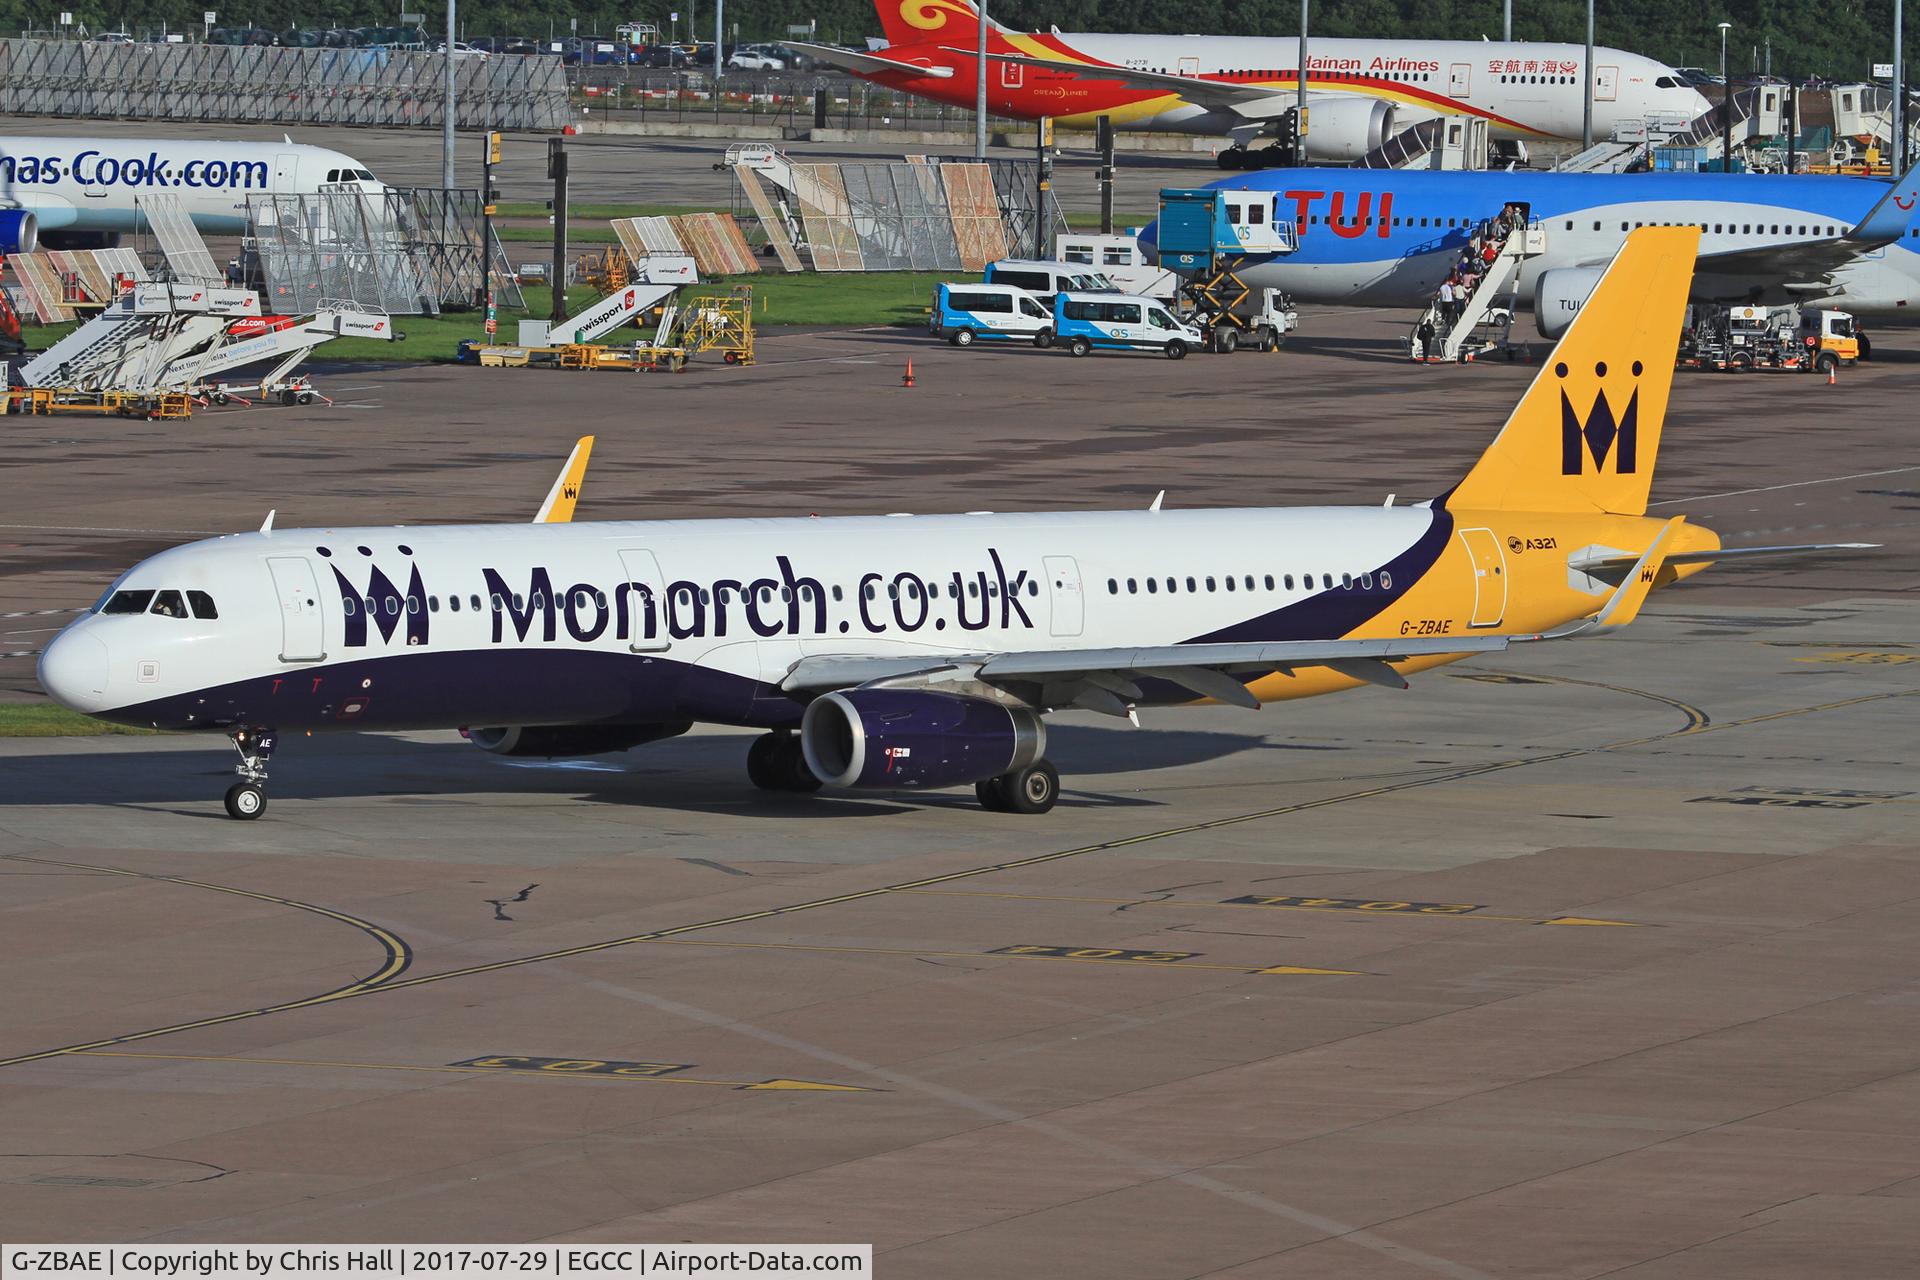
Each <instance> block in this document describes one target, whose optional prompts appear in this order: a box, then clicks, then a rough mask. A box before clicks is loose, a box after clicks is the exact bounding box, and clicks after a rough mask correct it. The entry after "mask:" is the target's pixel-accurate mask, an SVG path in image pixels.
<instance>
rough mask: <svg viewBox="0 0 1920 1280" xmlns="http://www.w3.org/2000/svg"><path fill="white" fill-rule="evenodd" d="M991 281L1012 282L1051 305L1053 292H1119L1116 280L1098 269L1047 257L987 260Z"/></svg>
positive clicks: (995, 282)
mask: <svg viewBox="0 0 1920 1280" xmlns="http://www.w3.org/2000/svg"><path fill="white" fill-rule="evenodd" d="M987 281H988V283H990V284H1010V285H1012V286H1013V287H1014V288H1016V289H1025V290H1026V291H1027V292H1028V293H1031V294H1034V295H1035V296H1037V297H1038V298H1039V299H1040V301H1041V302H1042V303H1043V304H1048V305H1051V303H1052V300H1053V295H1054V294H1056V293H1060V292H1062V291H1067V290H1077V291H1078V292H1080V293H1119V292H1120V290H1119V289H1117V288H1115V287H1114V284H1113V281H1111V280H1109V279H1107V278H1106V277H1105V276H1103V275H1101V274H1100V273H1099V272H1097V271H1093V270H1090V269H1089V268H1086V267H1078V266H1073V265H1071V264H1069V263H1065V262H1048V261H1046V260H1045V259H1044V258H1002V259H1001V260H1000V261H998V262H989V263H988V264H987Z"/></svg>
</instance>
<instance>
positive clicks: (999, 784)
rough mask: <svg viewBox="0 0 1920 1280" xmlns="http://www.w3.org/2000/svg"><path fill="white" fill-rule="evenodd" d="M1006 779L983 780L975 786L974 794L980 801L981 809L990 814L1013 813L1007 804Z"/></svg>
mask: <svg viewBox="0 0 1920 1280" xmlns="http://www.w3.org/2000/svg"><path fill="white" fill-rule="evenodd" d="M1005 782H1006V779H1004V778H982V779H980V781H978V782H976V783H974V784H973V794H974V795H975V796H976V797H977V798H978V799H979V801H980V807H981V808H982V809H985V810H986V811H987V812H988V813H1011V812H1012V811H1013V810H1012V809H1011V807H1010V806H1009V805H1008V804H1007V789H1006V786H1005V785H1004V784H1005Z"/></svg>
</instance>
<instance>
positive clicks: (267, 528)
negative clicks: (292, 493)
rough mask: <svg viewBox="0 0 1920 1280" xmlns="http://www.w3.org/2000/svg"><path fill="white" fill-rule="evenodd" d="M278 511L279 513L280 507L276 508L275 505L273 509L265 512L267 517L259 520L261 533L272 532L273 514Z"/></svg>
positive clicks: (276, 513)
mask: <svg viewBox="0 0 1920 1280" xmlns="http://www.w3.org/2000/svg"><path fill="white" fill-rule="evenodd" d="M279 513H280V508H278V507H275V508H274V509H273V510H271V511H269V512H267V518H266V519H265V520H262V521H261V522H260V532H262V533H272V532H273V518H274V516H276V515H278V514H279Z"/></svg>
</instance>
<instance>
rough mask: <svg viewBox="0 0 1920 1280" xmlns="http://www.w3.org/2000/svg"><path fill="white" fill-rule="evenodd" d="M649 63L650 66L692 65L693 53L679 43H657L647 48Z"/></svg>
mask: <svg viewBox="0 0 1920 1280" xmlns="http://www.w3.org/2000/svg"><path fill="white" fill-rule="evenodd" d="M647 65H648V66H650V67H690V66H692V65H693V55H692V54H690V53H688V52H687V50H686V47H685V46H683V45H677V44H657V45H655V46H653V48H651V49H649V50H647Z"/></svg>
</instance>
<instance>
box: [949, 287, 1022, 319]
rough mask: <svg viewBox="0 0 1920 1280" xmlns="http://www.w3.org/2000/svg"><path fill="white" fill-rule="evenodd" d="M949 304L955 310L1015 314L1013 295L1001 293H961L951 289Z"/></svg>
mask: <svg viewBox="0 0 1920 1280" xmlns="http://www.w3.org/2000/svg"><path fill="white" fill-rule="evenodd" d="M947 305H948V306H949V307H952V308H953V309H954V310H955V311H977V312H997V313H999V314H1001V315H1012V314H1013V295H1012V294H1010V293H1000V292H998V291H997V290H996V291H995V292H992V293H960V292H957V291H955V290H952V289H949V290H948V291H947Z"/></svg>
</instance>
